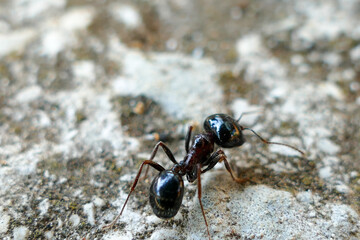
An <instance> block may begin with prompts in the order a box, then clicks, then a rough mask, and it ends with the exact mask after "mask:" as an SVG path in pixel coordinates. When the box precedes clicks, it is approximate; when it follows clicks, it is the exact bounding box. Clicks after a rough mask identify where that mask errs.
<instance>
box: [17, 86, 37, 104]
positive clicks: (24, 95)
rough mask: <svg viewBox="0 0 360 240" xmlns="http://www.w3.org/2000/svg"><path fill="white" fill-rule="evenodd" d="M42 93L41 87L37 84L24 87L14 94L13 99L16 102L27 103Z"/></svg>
mask: <svg viewBox="0 0 360 240" xmlns="http://www.w3.org/2000/svg"><path fill="white" fill-rule="evenodd" d="M41 94H42V88H41V87H40V86H37V85H33V86H30V87H26V88H24V89H22V90H20V91H19V92H18V93H17V94H16V96H15V101H16V102H18V103H27V102H31V101H34V100H36V99H37V98H39V97H40V96H41Z"/></svg>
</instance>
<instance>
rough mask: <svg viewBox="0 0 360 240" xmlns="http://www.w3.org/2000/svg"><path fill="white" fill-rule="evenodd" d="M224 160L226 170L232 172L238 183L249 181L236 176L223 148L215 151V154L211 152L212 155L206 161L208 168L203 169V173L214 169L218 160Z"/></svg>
mask: <svg viewBox="0 0 360 240" xmlns="http://www.w3.org/2000/svg"><path fill="white" fill-rule="evenodd" d="M222 161H224V165H225V168H226V170H227V171H228V172H229V173H230V175H231V177H232V179H233V180H234V181H235V182H237V183H244V182H246V181H248V179H246V178H237V177H235V176H234V173H233V171H232V169H231V167H230V164H229V162H228V160H227V158H226V155H225V153H224V151H223V150H221V149H219V150H217V151H216V152H214V153H213V154H211V156H210V157H209V159H208V160H207V161H206V163H207V165H208V166H207V168H205V169H204V170H202V171H201V173H205V172H207V171H209V170H210V169H212V168H213V167H214V166H215V165H216V164H217V163H218V162H222Z"/></svg>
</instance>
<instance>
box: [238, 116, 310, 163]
mask: <svg viewBox="0 0 360 240" xmlns="http://www.w3.org/2000/svg"><path fill="white" fill-rule="evenodd" d="M240 117H241V116H240ZM240 127H241V130H242V131H243V130H249V131H251V132H252V133H253V134H254V135H255V136H257V137H258V138H259V139H260V140H261V141H262V142H263V143H265V144H274V145H282V146H285V147H289V148H291V149H294V150H295V151H297V152H299V153H301V155H302V156H303V157H305V153H304V152H303V151H301V150H300V149H297V148H296V147H293V146H291V145H289V144H286V143H278V142H270V141H268V140H266V139H264V138H262V137H261V136H260V135H259V134H257V133H256V132H255V131H254V130H252V129H251V128H244V127H243V126H240Z"/></svg>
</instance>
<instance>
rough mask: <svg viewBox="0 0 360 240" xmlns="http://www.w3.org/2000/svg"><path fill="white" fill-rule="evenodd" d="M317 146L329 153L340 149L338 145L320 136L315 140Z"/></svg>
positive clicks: (334, 152) (331, 153) (332, 153)
mask: <svg viewBox="0 0 360 240" xmlns="http://www.w3.org/2000/svg"><path fill="white" fill-rule="evenodd" d="M317 147H318V149H319V150H320V151H322V152H324V153H327V154H330V155H334V154H336V153H338V152H339V151H340V147H339V146H338V145H336V144H335V143H333V142H332V141H331V140H329V139H327V138H321V139H320V140H319V141H318V142H317Z"/></svg>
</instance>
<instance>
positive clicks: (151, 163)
mask: <svg viewBox="0 0 360 240" xmlns="http://www.w3.org/2000/svg"><path fill="white" fill-rule="evenodd" d="M153 158H154V157H153ZM145 165H148V166H151V167H153V168H155V169H156V170H158V171H159V172H161V171H164V170H165V168H163V167H162V166H161V165H160V164H158V163H156V162H154V161H152V160H145V161H144V162H143V163H142V164H141V167H140V169H139V171H138V173H137V175H136V178H135V181H134V183H133V185H132V187H131V190H130V193H129V195H128V196H127V198H126V200H125V203H124V205H123V207H122V208H121V211H120V213H119V214H118V215H117V216H116V218H115V219H114V220H113V221H112V222H111V223H109V224H107V225H105V226H104V227H103V229H107V228H111V227H112V226H114V224H115V223H116V221H117V220H118V219H119V217H120V216H121V214H122V213H123V211H124V209H125V206H126V204H127V202H128V200H129V197H130V195H131V193H132V192H133V191H134V190H135V187H136V185H137V183H138V181H139V178H140V174H141V171H142V169H143V167H144V166H145Z"/></svg>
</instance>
